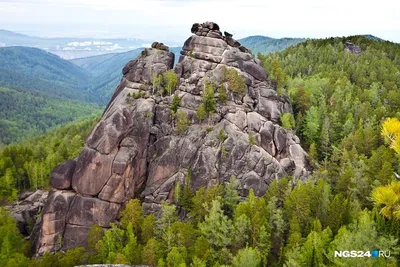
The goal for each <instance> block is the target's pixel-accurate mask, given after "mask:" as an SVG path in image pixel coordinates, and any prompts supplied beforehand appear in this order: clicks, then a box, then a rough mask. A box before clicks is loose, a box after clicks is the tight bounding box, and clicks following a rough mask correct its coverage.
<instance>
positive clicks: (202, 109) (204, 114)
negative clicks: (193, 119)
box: [196, 103, 207, 121]
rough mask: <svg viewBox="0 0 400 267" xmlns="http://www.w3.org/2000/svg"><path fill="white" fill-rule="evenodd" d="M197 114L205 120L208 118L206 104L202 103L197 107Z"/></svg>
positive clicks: (200, 118)
mask: <svg viewBox="0 0 400 267" xmlns="http://www.w3.org/2000/svg"><path fill="white" fill-rule="evenodd" d="M196 115H197V118H198V119H199V120H201V121H202V120H204V119H205V118H207V112H206V110H205V107H204V104H203V103H201V104H200V106H199V107H198V108H197V109H196Z"/></svg>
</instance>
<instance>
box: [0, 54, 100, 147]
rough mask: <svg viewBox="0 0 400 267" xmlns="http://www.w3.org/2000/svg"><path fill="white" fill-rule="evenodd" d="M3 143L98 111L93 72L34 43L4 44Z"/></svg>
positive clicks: (0, 78)
mask: <svg viewBox="0 0 400 267" xmlns="http://www.w3.org/2000/svg"><path fill="white" fill-rule="evenodd" d="M0 63H1V64H0V147H1V146H2V145H4V144H10V143H13V142H16V141H21V140H23V139H25V138H28V137H32V136H37V135H40V134H44V133H46V132H47V131H48V130H49V129H51V128H52V127H54V126H57V125H61V124H65V123H68V122H71V121H73V120H77V119H82V118H83V117H87V116H90V115H91V114H93V113H96V114H99V113H100V109H99V108H98V107H99V104H96V103H95V102H96V101H95V100H93V101H91V103H92V104H91V103H89V102H90V101H88V100H90V99H93V97H92V96H91V95H92V93H88V90H87V89H86V87H88V86H89V85H90V77H91V76H90V73H89V72H88V71H86V70H84V69H83V68H80V67H78V66H76V65H74V64H72V63H71V62H69V61H66V60H63V59H61V58H59V57H58V56H55V55H53V54H50V53H47V52H45V51H43V50H40V49H36V48H29V47H5V48H0Z"/></svg>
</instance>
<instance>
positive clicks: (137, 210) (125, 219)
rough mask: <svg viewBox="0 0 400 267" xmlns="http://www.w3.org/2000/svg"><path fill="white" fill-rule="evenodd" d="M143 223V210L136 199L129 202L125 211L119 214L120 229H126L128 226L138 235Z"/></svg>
mask: <svg viewBox="0 0 400 267" xmlns="http://www.w3.org/2000/svg"><path fill="white" fill-rule="evenodd" d="M142 221H143V208H142V205H141V204H140V202H139V200H138V199H132V200H129V202H128V203H127V204H126V207H125V209H124V210H123V211H122V212H121V227H122V228H124V229H127V227H128V225H129V224H132V227H133V229H134V231H135V234H136V235H138V234H139V232H140V229H141V226H142Z"/></svg>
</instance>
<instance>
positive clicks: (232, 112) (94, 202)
mask: <svg viewBox="0 0 400 267" xmlns="http://www.w3.org/2000/svg"><path fill="white" fill-rule="evenodd" d="M191 32H192V33H193V35H192V36H191V37H189V38H188V39H187V40H186V42H185V43H184V46H183V48H182V51H181V56H180V58H179V62H178V64H177V65H176V67H175V68H174V71H175V73H176V76H177V78H178V84H177V86H176V90H175V92H174V93H173V94H172V95H170V94H165V93H163V92H162V89H163V88H160V85H157V86H156V85H155V84H153V82H154V81H153V80H154V78H155V77H160V75H162V74H163V73H165V72H166V71H169V70H171V69H172V68H173V62H174V54H173V53H171V52H170V51H169V49H168V47H167V46H165V45H164V44H162V43H153V44H152V46H151V48H148V49H145V50H144V51H143V53H142V54H141V55H140V56H139V57H138V58H136V59H134V60H132V61H130V62H129V63H128V64H127V65H126V66H125V67H124V69H123V71H122V72H123V75H124V76H123V78H122V80H121V82H120V84H119V86H118V87H117V88H116V90H115V92H114V94H113V96H112V98H111V101H110V103H109V104H108V106H107V108H106V109H105V111H104V113H103V116H102V118H101V120H100V121H99V122H98V123H97V125H96V126H95V127H94V128H93V129H92V131H91V132H90V134H89V136H88V138H87V140H86V143H85V147H84V149H83V150H82V152H81V154H80V155H79V156H78V157H77V158H75V159H72V160H70V161H67V162H66V163H64V164H61V165H59V166H57V167H56V168H55V169H54V171H53V173H52V175H51V185H52V187H53V188H54V189H53V190H51V191H50V193H49V197H48V201H47V203H46V205H45V207H44V211H43V216H42V222H41V231H40V238H39V243H38V250H37V254H39V255H41V254H43V253H45V252H55V251H58V250H60V249H62V250H65V249H69V248H72V247H76V246H85V245H86V243H85V242H86V239H87V236H88V233H89V230H90V227H91V226H92V225H93V224H99V225H100V226H101V227H104V228H107V227H109V226H110V223H112V222H113V221H115V220H117V219H118V216H119V212H120V210H121V208H122V207H123V205H124V203H126V202H127V201H128V200H129V199H131V198H133V197H140V198H142V199H143V200H144V203H143V208H144V210H145V212H146V213H150V212H154V213H158V212H159V210H160V207H161V203H162V202H163V201H172V200H173V191H174V187H175V185H176V183H183V182H184V180H185V176H186V175H187V173H188V170H189V169H190V170H191V186H192V187H193V189H194V190H197V189H199V188H200V187H202V186H211V185H214V184H215V183H225V182H227V181H229V179H230V177H231V176H232V175H235V176H236V177H237V179H238V180H239V182H240V192H241V193H242V194H243V195H246V194H247V193H248V191H249V190H250V189H253V190H254V192H255V193H256V194H257V195H259V196H261V195H262V194H264V193H265V192H266V190H267V188H268V185H269V184H270V183H271V182H272V181H273V180H274V179H279V178H280V177H283V176H288V175H290V176H293V177H295V178H296V179H306V177H307V176H308V174H309V172H310V170H311V169H310V166H309V164H308V161H307V154H306V153H305V151H304V150H303V149H302V148H301V146H300V145H299V139H298V138H297V137H296V136H295V135H294V134H293V133H292V132H291V131H290V130H286V129H284V128H282V127H281V126H280V116H281V114H283V113H291V112H292V108H291V105H290V103H289V100H288V98H287V97H284V96H279V95H278V94H277V93H276V88H275V86H274V83H273V82H271V81H270V80H268V75H267V73H266V71H265V70H264V68H263V67H262V66H261V63H260V62H259V61H258V60H257V59H255V58H254V57H253V56H252V55H251V54H250V53H249V51H248V50H247V49H246V48H245V47H243V46H241V44H240V43H239V42H238V41H236V40H234V39H233V38H232V35H231V34H229V33H227V32H225V33H224V34H222V32H221V31H220V28H219V26H218V25H217V24H216V23H213V22H206V23H202V24H200V23H195V24H194V25H193V26H192V28H191ZM227 73H229V75H230V76H229V75H228V74H227ZM228 76H229V77H228ZM210 84H211V85H212V87H213V88H214V92H215V94H214V96H215V98H214V99H215V101H216V109H215V112H214V113H212V114H211V115H210V116H207V118H206V119H204V120H199V119H198V117H197V114H196V113H197V112H196V110H197V109H198V107H199V106H200V105H201V103H202V102H203V94H204V88H205V87H206V86H208V85H210ZM163 86H165V84H164V85H161V87H163ZM223 93H225V94H226V99H222V98H221V97H220V96H221V94H223ZM174 95H175V96H178V97H179V98H180V103H179V106H178V112H182V113H184V114H185V116H186V118H187V120H188V122H189V125H187V127H186V129H184V131H183V132H179V133H178V132H177V119H176V116H174V115H173V112H172V110H171V104H172V102H173V97H174Z"/></svg>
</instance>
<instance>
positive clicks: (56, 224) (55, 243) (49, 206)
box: [38, 190, 76, 254]
mask: <svg viewBox="0 0 400 267" xmlns="http://www.w3.org/2000/svg"><path fill="white" fill-rule="evenodd" d="M75 195H76V193H74V192H71V191H59V190H52V191H51V192H50V193H49V197H48V200H47V202H46V205H45V207H44V210H43V216H42V223H41V232H40V239H39V246H38V254H43V253H45V252H54V251H57V250H59V249H60V248H61V247H60V245H62V244H60V240H62V237H63V234H64V230H65V224H66V217H67V213H68V209H69V206H70V204H71V202H72V200H73V198H74V197H75Z"/></svg>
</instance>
